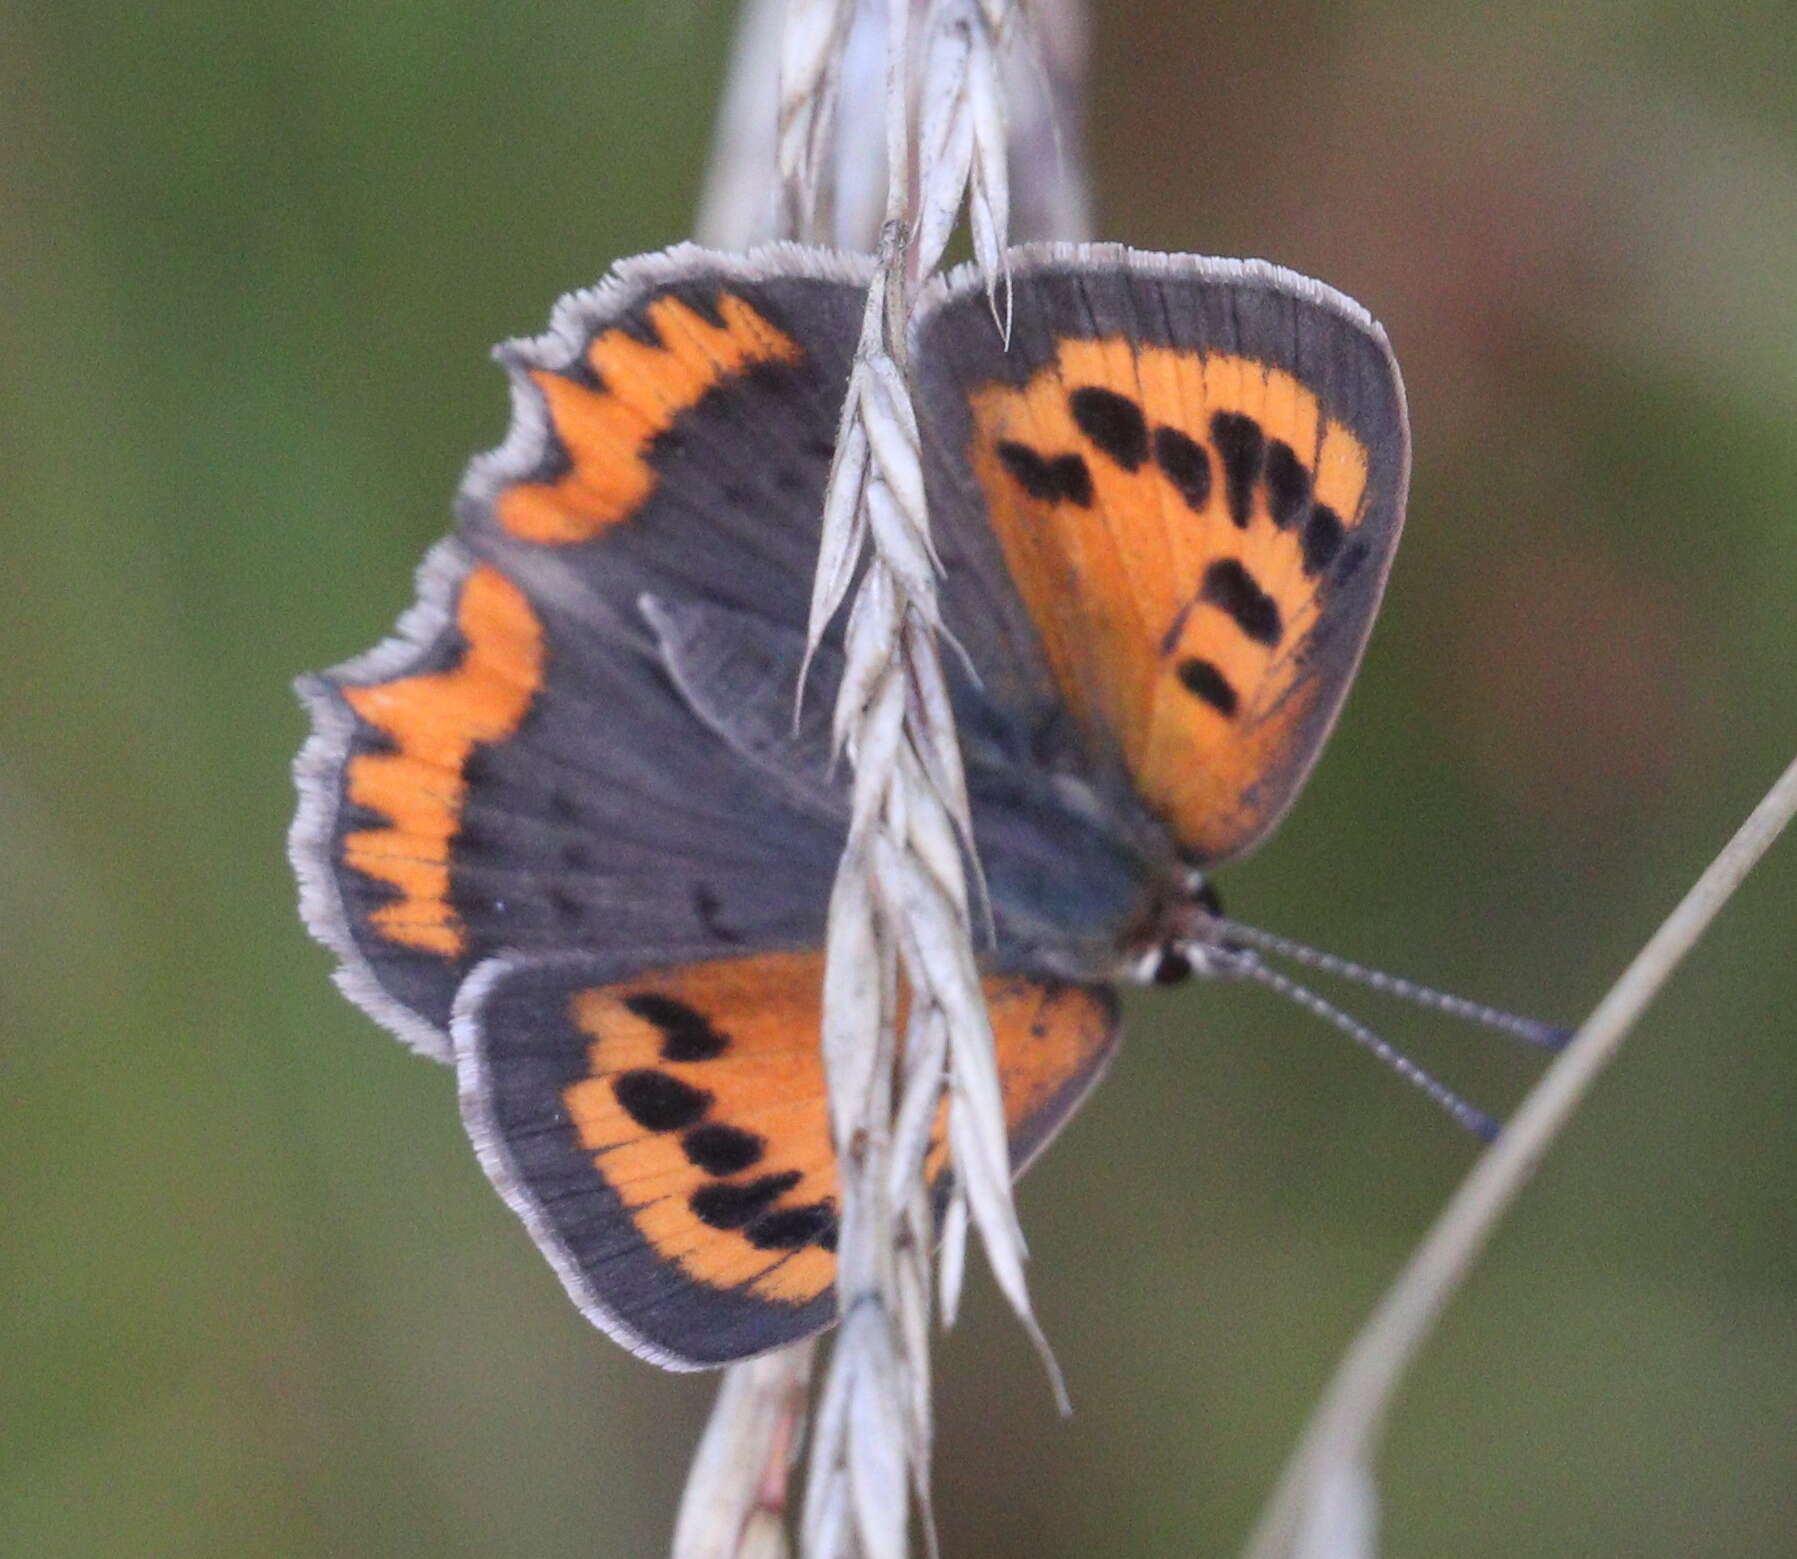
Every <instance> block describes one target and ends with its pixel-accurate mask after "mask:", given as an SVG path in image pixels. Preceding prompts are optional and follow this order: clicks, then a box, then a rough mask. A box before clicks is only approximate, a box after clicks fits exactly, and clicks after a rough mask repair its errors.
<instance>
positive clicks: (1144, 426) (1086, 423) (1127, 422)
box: [1067, 384, 1148, 471]
mask: <svg viewBox="0 0 1797 1559" xmlns="http://www.w3.org/2000/svg"><path fill="white" fill-rule="evenodd" d="M1067 402H1068V405H1069V406H1070V407H1071V409H1072V411H1073V420H1074V421H1075V422H1076V423H1077V424H1078V425H1079V430H1080V432H1082V433H1083V434H1085V435H1086V437H1087V438H1089V439H1091V441H1092V442H1093V443H1094V444H1096V445H1097V446H1098V447H1099V448H1100V449H1101V450H1103V451H1104V452H1105V454H1107V455H1109V456H1110V457H1111V459H1113V460H1114V461H1116V462H1117V464H1118V465H1120V466H1122V467H1123V469H1124V470H1125V471H1134V470H1135V469H1136V468H1137V467H1138V466H1140V465H1141V463H1142V462H1143V461H1144V460H1146V459H1147V458H1148V421H1147V419H1146V418H1145V417H1143V415H1142V408H1141V407H1140V406H1138V405H1137V404H1136V403H1135V402H1134V401H1132V400H1131V399H1130V398H1129V397H1128V396H1127V395H1119V394H1118V393H1117V392H1116V391H1115V390H1107V389H1105V388H1104V387H1103V386H1101V385H1096V384H1088V385H1082V386H1081V387H1080V388H1079V389H1077V390H1075V391H1074V392H1073V393H1072V394H1071V395H1069V396H1068V397H1067Z"/></svg>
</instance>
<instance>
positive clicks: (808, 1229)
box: [743, 1202, 836, 1250]
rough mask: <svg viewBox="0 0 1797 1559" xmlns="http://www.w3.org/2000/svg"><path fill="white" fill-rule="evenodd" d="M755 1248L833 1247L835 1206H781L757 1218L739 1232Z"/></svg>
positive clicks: (832, 1248)
mask: <svg viewBox="0 0 1797 1559" xmlns="http://www.w3.org/2000/svg"><path fill="white" fill-rule="evenodd" d="M743 1234H744V1236H745V1237H746V1238H747V1239H748V1242H749V1243H750V1244H751V1245H753V1246H754V1247H755V1248H756V1249H757V1250H798V1249H800V1248H801V1247H803V1246H806V1245H825V1241H826V1239H827V1240H828V1244H827V1245H826V1247H825V1248H826V1249H830V1250H834V1249H835V1247H836V1209H835V1208H834V1207H832V1206H831V1205H830V1204H829V1203H828V1202H810V1203H807V1204H806V1205H805V1206H803V1207H782V1208H780V1209H779V1210H778V1211H777V1212H771V1213H768V1214H766V1215H765V1216H763V1217H760V1218H757V1219H756V1220H755V1221H754V1222H753V1223H752V1224H750V1225H749V1227H748V1228H747V1229H745V1230H744V1231H743Z"/></svg>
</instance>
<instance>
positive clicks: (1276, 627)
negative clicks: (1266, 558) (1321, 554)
mask: <svg viewBox="0 0 1797 1559" xmlns="http://www.w3.org/2000/svg"><path fill="white" fill-rule="evenodd" d="M1198 599H1199V600H1200V601H1205V602H1208V603H1209V604H1210V605H1212V606H1214V607H1217V608H1218V609H1219V610H1221V611H1223V612H1225V613H1227V614H1228V616H1229V617H1230V618H1231V619H1232V620H1233V621H1234V623H1235V625H1236V627H1238V628H1240V629H1241V630H1242V632H1243V633H1245V634H1247V636H1248V637H1249V638H1250V639H1252V640H1253V641H1254V642H1255V643H1256V644H1268V645H1271V644H1277V643H1278V642H1279V635H1280V634H1281V633H1282V632H1283V631H1284V624H1283V622H1282V621H1281V619H1280V616H1279V603H1278V602H1277V601H1275V600H1274V599H1273V598H1272V597H1271V596H1270V595H1268V594H1267V593H1266V591H1264V590H1262V589H1261V587H1260V585H1259V584H1258V583H1257V582H1256V581H1255V578H1254V576H1253V575H1252V574H1250V573H1249V572H1248V570H1247V569H1246V568H1245V567H1244V566H1243V565H1242V563H1241V561H1240V560H1239V559H1237V558H1220V559H1218V560H1217V561H1216V562H1215V563H1213V564H1211V566H1210V567H1209V568H1207V569H1206V570H1205V571H1204V586H1203V588H1202V589H1201V590H1199V592H1198Z"/></svg>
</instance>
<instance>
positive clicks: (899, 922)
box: [676, 0, 1084, 1559]
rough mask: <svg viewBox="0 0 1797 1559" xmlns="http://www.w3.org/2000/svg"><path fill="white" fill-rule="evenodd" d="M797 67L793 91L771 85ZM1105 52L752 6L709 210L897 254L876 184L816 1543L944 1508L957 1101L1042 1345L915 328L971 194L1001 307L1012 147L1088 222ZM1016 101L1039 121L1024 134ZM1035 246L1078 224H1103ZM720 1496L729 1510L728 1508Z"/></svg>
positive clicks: (987, 1233) (858, 476)
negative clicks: (934, 1447) (998, 1030)
mask: <svg viewBox="0 0 1797 1559" xmlns="http://www.w3.org/2000/svg"><path fill="white" fill-rule="evenodd" d="M1026 23H1027V24H1028V25H1027V26H1026ZM776 34H777V39H778V41H777V44H776V42H775V41H774V40H775V38H776ZM776 56H777V57H778V59H779V62H780V79H779V87H778V94H777V97H776V96H774V95H773V94H772V93H770V92H769V91H768V89H767V85H766V83H765V80H763V82H762V83H761V84H760V85H759V86H758V84H757V82H756V80H755V73H757V72H760V73H765V72H766V70H767V66H768V62H769V61H770V60H771V59H773V58H775V57H776ZM872 60H881V61H883V68H884V91H883V92H882V93H878V94H876V93H872V92H868V91H863V90H856V84H857V82H858V81H859V80H861V79H864V78H865V77H866V75H867V73H868V71H869V69H870V61H872ZM1082 61H1083V29H1082V28H1081V26H1080V24H1079V17H1078V8H1077V5H1076V4H1075V3H1074V0H1044V3H1042V4H1041V5H1039V6H1038V7H1035V8H1032V14H1031V15H1030V16H1029V17H1027V18H1026V17H1025V15H1024V13H1023V8H1022V7H1021V6H1020V5H1018V4H1016V3H1013V0H867V3H863V4H860V5H857V4H856V3H854V0H787V3H786V4H785V5H782V4H780V0H751V3H750V5H749V7H748V9H747V10H746V11H745V16H744V21H743V24H742V27H741V30H740V32H739V36H738V41H737V58H736V62H735V65H734V68H733V72H732V81H731V85H730V87H729V90H728V93H727V97H726V102H725V105H724V108H723V111H722V113H721V114H720V122H719V133H718V141H717V154H716V159H715V161H714V167H713V174H712V178H711V179H710V181H709V183H708V186H707V191H706V198H705V203H704V209H703V212H702V216H701V221H700V231H701V234H702V236H703V237H704V238H705V239H706V241H708V242H712V243H719V244H727V245H729V244H735V245H740V244H746V243H749V242H752V241H755V240H757V239H759V238H761V237H764V236H768V235H769V234H770V232H771V233H772V235H774V236H785V237H798V238H806V239H813V240H815V239H819V238H822V237H826V236H831V237H834V238H836V240H837V241H838V242H845V241H846V242H849V243H858V244H860V245H863V246H873V240H874V237H875V234H874V233H873V232H871V231H868V228H869V227H871V225H872V223H871V218H870V217H869V216H868V213H869V212H870V211H878V210H879V207H878V206H877V205H875V204H874V203H873V202H872V201H871V200H870V198H869V192H870V190H871V189H873V188H875V187H877V186H876V185H875V184H874V183H873V179H874V178H876V177H877V178H878V179H882V180H884V184H885V191H884V194H885V199H884V210H883V216H882V218H881V221H880V223H879V227H878V244H877V251H876V252H877V254H878V257H879V261H880V266H879V272H878V276H877V279H876V281H875V283H874V285H873V287H872V288H871V289H870V293H869V297H868V305H867V312H866V316H865V319H864V325H863V331H862V338H861V342H860V345H859V349H858V351H857V354H856V359H855V366H854V369H853V372H852V376H851V380H850V384H849V387H848V394H847V397H846V400H845V404H844V409H843V416H842V422H841V427H840V433H839V438H838V442H837V450H836V456H835V461H834V464H833V467H832V472H831V479H830V485H829V490H828V494H827V497H826V501H825V513H824V524H823V536H822V544H821V547H820V551H819V557H818V564H817V572H816V585H815V590H814V595H813V600H812V614H811V636H812V641H813V643H814V644H815V643H816V642H817V641H818V640H819V639H820V638H821V636H822V635H823V634H824V632H825V631H826V630H827V629H828V628H829V626H830V625H831V623H832V622H834V621H835V620H836V618H837V617H838V615H839V614H840V613H841V612H842V611H843V609H844V608H845V607H846V608H847V617H846V623H845V626H844V632H843V648H844V655H845V669H844V674H843V679H842V683H841V686H840V689H839V693H838V699H837V705H836V711H835V721H834V732H835V739H836V743H837V746H838V749H839V751H840V752H842V753H843V754H845V755H846V757H847V758H848V760H849V761H850V763H851V764H852V766H853V771H854V781H853V792H852V801H851V823H850V829H849V835H848V840H847V844H846V846H845V849H844V852H843V857H842V862H841V866H840V870H839V874H838V878H837V883H836V887H835V890H834V892H833V894H832V899H831V904H830V912H829V930H828V945H827V950H826V973H825V990H824V1020H823V1048H824V1056H825V1062H826V1070H827V1073H828V1077H829V1088H830V1106H831V1124H832V1131H833V1134H834V1136H835V1140H836V1145H837V1156H838V1167H839V1173H840V1178H841V1193H840V1196H841V1209H840V1214H841V1234H840V1238H839V1246H838V1279H837V1293H838V1300H839V1304H840V1307H841V1326H840V1328H839V1331H838V1334H837V1339H836V1345H835V1349H834V1352H833V1355H832V1360H831V1365H830V1370H829V1373H828V1375H827V1377H826V1380H825V1382H824V1384H823V1387H822V1389H821V1392H820V1395H819V1400H818V1403H817V1407H816V1412H815V1415H814V1424H813V1429H812V1450H811V1457H810V1463H809V1469H810V1470H809V1488H808V1495H807V1502H806V1509H805V1515H804V1520H803V1525H802V1534H803V1548H804V1552H805V1553H806V1554H807V1555H808V1556H810V1559H843V1556H849V1555H864V1556H867V1559H902V1556H903V1555H904V1554H905V1553H906V1552H907V1551H908V1548H909V1519H910V1511H911V1507H912V1504H913V1502H914V1501H915V1502H916V1503H917V1504H918V1505H919V1506H920V1507H921V1509H922V1510H923V1511H924V1513H925V1519H926V1526H927V1524H928V1506H929V1481H928V1467H929V1452H930V1440H931V1410H930V1370H929V1324H930V1314H931V1293H930V1290H931V1253H932V1252H933V1251H934V1250H935V1249H936V1247H937V1243H938V1232H939V1231H938V1230H937V1227H936V1218H935V1208H934V1206H933V1205H932V1197H931V1195H930V1193H929V1190H928V1187H927V1186H926V1184H925V1181H924V1161H925V1157H926V1154H927V1152H928V1150H929V1146H930V1142H931V1138H932V1135H933V1133H934V1132H935V1131H936V1129H937V1127H938V1123H939V1121H940V1120H941V1119H942V1118H943V1115H944V1113H946V1121H947V1137H948V1147H949V1154H950V1162H951V1163H952V1165H953V1167H954V1182H953V1183H954V1191H953V1198H952V1201H951V1203H950V1205H949V1208H948V1213H947V1217H946V1219H945V1221H944V1229H943V1231H942V1237H943V1240H944V1254H943V1259H942V1262H941V1268H940V1270H941V1274H942V1282H943V1290H944V1308H945V1311H947V1312H951V1313H952V1310H953V1307H954V1303H955V1299H956V1297H957V1291H958V1285H959V1279H960V1274H961V1272H962V1270H963V1266H964V1257H963V1251H962V1246H961V1241H962V1238H963V1236H964V1233H965V1231H966V1229H967V1228H968V1226H969V1225H971V1226H972V1227H974V1228H975V1229H977V1230H978V1231H979V1233H980V1236H981V1239H982V1241H983V1242H984V1244H985V1247H986V1250H987V1253H988V1256H989V1259H990V1261H991V1265H992V1268H993V1271H994V1273H995V1274H996V1276H997V1278H998V1281H999V1283H1000V1286H1001V1288H1002V1289H1003V1291H1004V1292H1005V1294H1006V1295H1007V1297H1008V1298H1009V1299H1010V1301H1011V1303H1012V1305H1013V1306H1014V1308H1015V1309H1016V1310H1017V1312H1018V1314H1019V1315H1020V1316H1021V1317H1023V1319H1024V1321H1025V1323H1026V1325H1027V1326H1028V1327H1029V1329H1030V1332H1031V1335H1032V1336H1034V1337H1036V1338H1037V1340H1038V1342H1040V1336H1039V1333H1037V1331H1036V1329H1035V1324H1034V1321H1033V1319H1031V1317H1030V1311H1029V1299H1028V1290H1027V1286H1026V1283H1025V1280H1024V1275H1023V1266H1024V1246H1023V1237H1022V1232H1021V1229H1020V1228H1019V1226H1018V1223H1017V1219H1016V1215H1015V1212H1014V1209H1013V1207H1012V1203H1011V1188H1010V1166H1009V1153H1008V1148H1007V1144H1006V1138H1005V1130H1004V1115H1003V1105H1002V1100H1001V1097H1000V1093H999V1088H998V1076H997V1062H996V1055H995V1052H994V1046H993V1040H992V1033H991V1027H990V1024H989V1022H988V1020H987V1017H986V1012H985V1005H984V1001H983V998H982V995H981V992H980V985H979V974H978V968H977V964H976V961H975V955H974V917H973V914H972V910H971V907H970V892H969V883H968V881H967V877H966V864H967V863H968V862H969V861H971V860H972V851H971V844H972V828H971V822H970V818H969V814H968V802H967V793H966V787H965V783H964V780H963V777H962V771H961V764H960V755H959V746H958V743H957V740H956V735H955V729H954V721H953V715H952V710H951V708H950V702H949V696H948V690H947V682H946V679H945V677H944V675H943V670H942V665H941V662H940V658H939V654H938V650H937V637H938V634H939V632H940V628H941V622H940V616H939V606H938V600H937V578H938V572H939V563H938V560H937V557H936V554H935V551H934V548H933V547H932V545H931V542H930V530H929V516H928V512H927V506H926V502H925V495H924V482H923V470H922V460H921V452H920V449H919V442H918V428H917V419H916V417H915V415H914V413H913V410H912V406H911V400H910V388H909V382H908V377H907V368H906V360H905V339H906V326H907V322H908V318H909V313H910V303H911V299H912V298H913V296H914V295H915V293H916V291H917V288H918V286H919V284H920V283H921V282H922V280H923V279H924V278H926V277H927V276H928V275H929V274H930V272H931V271H933V270H934V269H935V268H936V266H937V265H938V264H939V262H940V260H941V258H942V254H943V251H944V248H945V246H946V245H947V243H948V241H949V239H950V237H951V235H952V233H953V231H954V229H955V227H956V225H957V222H958V220H959V217H960V213H961V211H962V210H963V207H965V209H966V211H967V213H968V222H969V231H970V234H971V237H972V242H973V246H974V252H975V255H976V257H977V258H978V260H979V261H980V263H981V265H982V267H983V268H984V270H985V274H986V277H987V281H988V287H989V289H990V290H991V292H992V294H993V296H994V299H995V302H996V300H997V299H998V296H999V290H1000V287H1001V284H1002V282H1003V279H1004V252H1005V246H1006V243H1007V241H1008V228H1009V225H1010V183H1009V181H1010V169H1011V166H1012V165H1013V164H1017V165H1021V166H1026V167H1028V168H1030V169H1031V171H1032V172H1033V173H1034V174H1035V175H1036V176H1037V177H1038V178H1039V179H1040V181H1041V193H1040V194H1039V195H1038V196H1037V198H1036V199H1035V200H1034V202H1033V204H1032V207H1031V210H1032V215H1033V216H1035V217H1036V219H1037V220H1038V221H1044V220H1055V219H1058V218H1060V217H1067V219H1068V220H1069V221H1070V222H1071V221H1076V220H1077V221H1079V222H1083V219H1084V218H1083V213H1084V185H1083V182H1082V181H1081V179H1080V178H1079V176H1078V172H1077V168H1076V166H1075V164H1074V162H1073V160H1072V152H1073V150H1074V149H1076V148H1077V127H1076V126H1073V125H1069V126H1067V127H1066V128H1065V130H1064V131H1057V130H1056V127H1055V115H1056V114H1057V113H1059V112H1062V111H1064V110H1066V109H1067V107H1068V106H1069V105H1070V104H1071V102H1072V100H1073V96H1074V93H1075V91H1076V88H1077V81H1078V74H1079V68H1080V64H1081V63H1082ZM845 83H847V84H848V85H847V86H846V87H845ZM1007 91H1011V92H1014V93H1015V94H1016V96H1017V99H1018V103H1019V118H1018V120H1017V123H1019V124H1021V125H1023V126H1025V127H1027V130H1028V139H1027V140H1025V141H1021V142H1019V143H1017V144H1015V145H1013V144H1012V142H1011V140H1010V137H1009V133H1008V124H1009V122H1010V121H1009V120H1008V117H1007V108H1008V104H1007V100H1006V96H1007ZM769 147H771V148H772V151H773V161H772V163H771V164H767V163H764V164H763V165H762V168H763V171H762V172H761V173H759V174H757V172H756V166H755V163H754V161H753V159H754V158H755V157H756V156H763V157H765V156H766V154H767V150H768V148H769ZM881 153H883V158H882V156H881V155H880V154H881ZM1050 153H1051V154H1052V155H1050ZM882 164H883V165H882ZM1044 214H1052V215H1049V216H1045V215H1044ZM1070 214H1071V215H1070ZM764 224H765V225H764ZM1028 236H1032V237H1036V236H1058V237H1079V236H1083V229H1081V228H1072V227H1069V228H1064V229H1061V230H1059V231H1054V230H1052V229H1047V228H1042V229H1038V230H1034V231H1031V232H1030V233H1029V234H1028ZM851 588H852V592H853V599H852V600H851V599H850V596H851ZM976 869H977V863H976ZM901 988H902V989H903V991H904V993H905V995H906V997H907V998H908V1000H907V1008H906V1014H905V1018H904V1024H903V1029H902V1032H901V1028H900V1021H899V1018H900V1013H899V1002H900V993H901ZM945 1098H946V1112H944V1110H943V1101H944V1099H945ZM774 1367H775V1366H773V1365H772V1364H771V1363H770V1362H769V1361H756V1362H755V1363H753V1364H749V1365H743V1366H738V1367H736V1369H735V1370H733V1371H731V1372H729V1374H728V1378H727V1382H726V1386H725V1388H724V1390H723V1393H722V1394H721V1396H720V1401H719V1406H718V1409H717V1418H716V1419H715V1420H714V1423H713V1427H712V1429H711V1430H709V1431H708V1433H707V1438H706V1443H705V1446H704V1447H703V1448H702V1450H701V1454H700V1457H699V1459H698V1461H697V1463H696V1464H695V1468H694V1474H693V1478H692V1481H691V1482H690V1483H689V1487H688V1494H687V1500H686V1505H685V1509H684V1513H683V1520H682V1526H681V1537H680V1540H679V1541H678V1542H677V1545H676V1553H677V1554H678V1555H679V1556H680V1559H701V1556H703V1559H712V1555H714V1554H717V1553H725V1552H735V1553H739V1554H740V1553H746V1552H749V1551H750V1550H748V1549H746V1548H740V1547H739V1548H738V1549H736V1550H729V1549H727V1548H725V1549H716V1548H707V1547H703V1546H697V1545H698V1542H699V1540H698V1538H697V1537H692V1538H691V1542H692V1544H693V1546H686V1545H687V1543H688V1539H689V1535H690V1534H696V1533H700V1532H705V1531H724V1530H731V1529H732V1527H731V1523H732V1521H733V1520H734V1519H735V1516H736V1514H737V1513H740V1512H742V1511H744V1510H751V1509H754V1508H760V1507H757V1506H756V1505H755V1501H756V1499H758V1498H761V1496H763V1495H765V1493H766V1489H765V1488H764V1487H762V1486H761V1485H760V1484H758V1483H757V1481H756V1480H757V1479H758V1478H759V1477H760V1475H761V1472H762V1471H763V1470H764V1469H766V1467H767V1466H768V1463H767V1462H766V1461H765V1460H763V1461H761V1462H760V1463H758V1462H757V1458H756V1457H755V1456H753V1455H752V1454H748V1449H747V1448H749V1447H752V1446H753V1445H754V1444H755V1436H756V1434H757V1432H759V1433H760V1434H762V1435H763V1436H764V1437H771V1436H777V1435H778V1434H780V1433H781V1432H783V1426H786V1425H790V1423H791V1422H792V1418H791V1415H790V1412H789V1411H788V1410H787V1407H786V1406H785V1400H786V1399H784V1398H783V1397H782V1396H781V1395H780V1393H779V1392H778V1391H772V1390H768V1389H765V1388H764V1387H761V1386H758V1385H757V1384H756V1382H758V1381H761V1380H762V1379H763V1377H762V1375H761V1374H760V1373H758V1372H761V1371H763V1370H767V1369H772V1368H774ZM751 1372H757V1373H754V1374H751ZM757 1424H759V1426H760V1428H759V1431H758V1430H757V1429H756V1427H755V1426H756V1425H757ZM764 1503H765V1502H764ZM707 1507H713V1508H715V1510H716V1511H717V1512H718V1513H719V1516H718V1519H717V1520H716V1521H707V1520H706V1519H705V1518H704V1514H703V1512H704V1511H705V1509H706V1508H707ZM757 1540H759V1539H757ZM755 1551H756V1552H758V1553H759V1552H761V1550H755ZM766 1551H767V1552H769V1553H778V1552H782V1551H783V1550H781V1549H779V1548H770V1549H768V1550H766Z"/></svg>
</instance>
